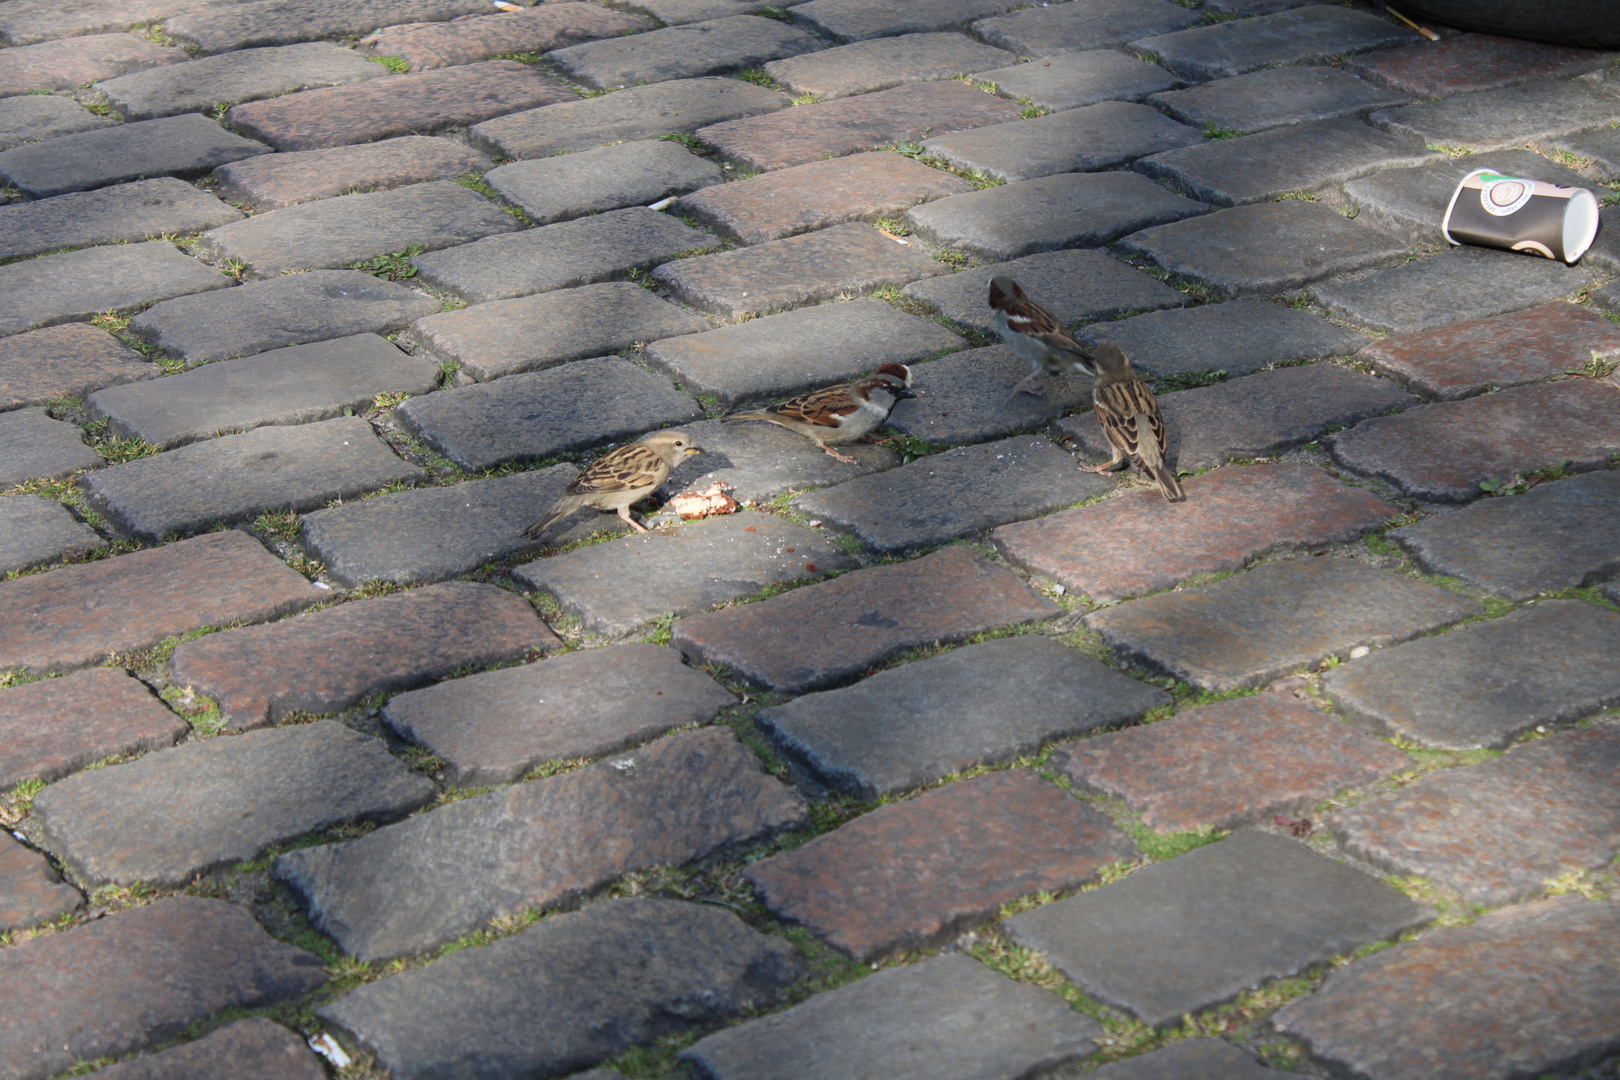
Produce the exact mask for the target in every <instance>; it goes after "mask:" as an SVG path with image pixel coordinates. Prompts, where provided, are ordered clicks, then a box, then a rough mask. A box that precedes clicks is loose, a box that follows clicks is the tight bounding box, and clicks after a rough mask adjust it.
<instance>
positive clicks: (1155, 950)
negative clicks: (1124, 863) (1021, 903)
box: [1005, 830, 1435, 1027]
mask: <svg viewBox="0 0 1620 1080" xmlns="http://www.w3.org/2000/svg"><path fill="white" fill-rule="evenodd" d="M1434 916H1435V913H1434V910H1433V909H1431V908H1427V907H1424V906H1423V905H1421V904H1418V903H1415V902H1414V901H1412V900H1408V899H1407V898H1406V897H1405V896H1403V895H1401V894H1400V893H1398V892H1396V891H1395V890H1394V889H1391V888H1389V887H1388V886H1386V885H1382V884H1380V883H1379V882H1377V881H1376V880H1374V879H1373V878H1371V877H1368V876H1367V875H1365V874H1363V873H1361V872H1360V871H1358V870H1354V869H1352V868H1350V867H1348V866H1346V865H1344V864H1343V863H1339V862H1335V861H1333V860H1332V859H1328V858H1325V857H1323V856H1321V855H1318V854H1316V853H1315V852H1314V851H1312V850H1310V849H1309V848H1308V847H1306V846H1305V845H1303V844H1299V843H1295V842H1294V841H1292V840H1289V839H1287V838H1285V837H1280V836H1273V835H1270V834H1268V833H1261V832H1253V831H1250V830H1244V831H1241V832H1238V833H1236V834H1235V835H1233V836H1231V837H1229V838H1227V839H1226V840H1223V841H1221V842H1220V843H1218V844H1211V845H1209V846H1207V847H1203V848H1199V849H1198V850H1196V851H1190V852H1188V853H1187V854H1185V855H1182V856H1180V857H1178V858H1175V859H1172V860H1170V861H1169V862H1165V863H1159V864H1157V865H1154V866H1149V867H1145V868H1143V869H1142V870H1139V871H1137V872H1136V873H1134V874H1132V875H1131V876H1130V877H1128V878H1126V879H1125V880H1124V881H1119V882H1115V883H1114V884H1112V885H1104V886H1103V887H1102V888H1100V889H1097V890H1096V891H1094V892H1089V893H1082V894H1081V895H1079V896H1074V897H1070V898H1069V899H1067V900H1061V901H1059V902H1058V903H1055V904H1048V905H1046V906H1045V907H1041V908H1037V909H1035V910H1034V911H1027V912H1024V913H1023V914H1021V915H1015V916H1013V917H1012V918H1011V919H1008V920H1007V922H1006V924H1005V925H1006V927H1007V929H1008V930H1009V931H1010V932H1011V934H1012V936H1013V939H1014V940H1015V941H1017V942H1018V943H1019V944H1020V945H1023V946H1024V947H1026V948H1030V949H1034V950H1036V951H1037V952H1040V953H1044V954H1045V955H1046V956H1047V958H1048V959H1050V960H1051V962H1052V963H1053V965H1054V966H1055V967H1056V968H1057V969H1058V970H1059V971H1061V972H1063V974H1065V975H1067V976H1068V977H1069V978H1070V979H1072V980H1074V981H1075V982H1076V983H1078V984H1079V985H1080V986H1081V987H1082V988H1084V989H1085V990H1086V991H1087V992H1088V993H1091V994H1093V995H1095V996H1096V997H1098V998H1100V999H1102V1000H1103V1001H1105V1002H1107V1003H1108V1004H1110V1005H1114V1006H1116V1007H1118V1008H1123V1009H1126V1010H1128V1011H1130V1012H1131V1013H1133V1014H1135V1015H1136V1016H1137V1017H1139V1018H1141V1019H1142V1020H1143V1021H1144V1022H1146V1023H1148V1024H1151V1025H1153V1026H1154V1027H1169V1026H1171V1025H1173V1024H1177V1023H1180V1021H1181V1018H1182V1016H1183V1015H1184V1014H1186V1013H1194V1012H1199V1011H1201V1010H1203V1009H1206V1008H1208V1007H1210V1006H1211V1005H1217V1004H1220V1003H1221V1002H1224V1001H1229V1000H1231V999H1232V998H1234V997H1236V996H1237V995H1238V994H1240V993H1241V992H1243V991H1244V990H1247V989H1249V988H1250V987H1253V986H1256V985H1259V984H1261V983H1264V982H1269V981H1270V980H1272V979H1278V978H1284V977H1287V976H1289V975H1293V974H1296V973H1298V972H1301V971H1303V970H1305V969H1306V968H1307V967H1309V966H1311V965H1314V964H1322V963H1325V962H1326V961H1328V960H1329V959H1330V958H1331V957H1334V956H1337V955H1340V954H1343V953H1348V952H1351V951H1353V950H1354V949H1355V948H1357V947H1358V946H1361V945H1367V944H1371V943H1373V942H1377V941H1390V940H1393V939H1394V938H1395V937H1396V936H1398V935H1399V934H1400V933H1402V932H1403V931H1406V930H1410V929H1414V928H1416V927H1419V926H1422V925H1424V924H1425V923H1427V922H1429V921H1430V920H1431V919H1433V918H1434Z"/></svg>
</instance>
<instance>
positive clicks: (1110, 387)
mask: <svg viewBox="0 0 1620 1080" xmlns="http://www.w3.org/2000/svg"><path fill="white" fill-rule="evenodd" d="M1092 395H1093V396H1092V400H1093V402H1094V403H1095V405H1096V407H1097V420H1098V422H1099V423H1101V424H1102V428H1103V431H1104V432H1105V433H1106V434H1107V436H1108V441H1109V442H1111V443H1113V444H1114V445H1115V446H1117V447H1118V448H1119V449H1121V450H1123V451H1124V452H1125V453H1127V454H1129V455H1130V456H1131V457H1140V456H1141V452H1142V448H1141V446H1140V445H1138V443H1137V431H1138V429H1137V423H1136V418H1137V417H1138V416H1146V417H1147V418H1148V427H1149V428H1150V429H1151V430H1152V432H1153V438H1154V441H1155V442H1157V443H1158V451H1159V457H1160V458H1161V459H1162V458H1163V457H1164V449H1165V442H1164V417H1163V416H1161V415H1160V414H1159V401H1158V399H1157V398H1155V397H1154V396H1153V391H1152V390H1149V389H1148V386H1147V383H1145V382H1143V381H1142V380H1141V379H1136V378H1131V379H1122V380H1120V381H1119V382H1108V383H1098V384H1097V387H1096V389H1095V390H1094V391H1093V392H1092Z"/></svg>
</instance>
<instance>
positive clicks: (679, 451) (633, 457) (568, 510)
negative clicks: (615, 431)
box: [523, 431, 703, 540]
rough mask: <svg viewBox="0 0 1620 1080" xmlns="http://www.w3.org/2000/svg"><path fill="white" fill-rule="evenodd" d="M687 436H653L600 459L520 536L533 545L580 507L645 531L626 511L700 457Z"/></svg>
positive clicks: (659, 433)
mask: <svg viewBox="0 0 1620 1080" xmlns="http://www.w3.org/2000/svg"><path fill="white" fill-rule="evenodd" d="M701 453H703V447H701V446H693V445H692V439H691V437H690V436H689V435H686V434H685V433H684V432H680V431H655V432H653V433H652V434H650V435H644V436H642V437H641V438H640V439H638V440H637V441H635V442H633V443H630V444H628V445H626V446H621V447H619V448H618V449H617V450H614V451H612V452H610V453H607V454H604V455H602V456H601V457H600V458H598V459H597V460H596V461H595V462H594V463H592V464H591V465H589V466H588V467H586V468H585V470H584V471H582V472H581V473H580V474H579V475H578V476H576V477H574V479H573V480H572V481H571V482H570V483H569V485H568V487H567V489H566V491H565V492H564V493H563V497H562V498H560V499H558V500H557V501H556V503H555V504H554V505H553V506H552V507H551V510H550V511H548V512H547V513H546V516H545V517H543V518H541V519H539V520H538V521H536V522H535V523H534V524H533V525H530V526H529V527H528V528H527V529H524V530H523V535H524V536H527V537H528V538H529V539H530V540H538V539H540V537H541V536H542V535H544V534H545V532H546V530H547V529H549V528H551V526H553V525H555V524H556V523H557V522H558V521H559V520H561V519H562V518H565V517H567V516H568V515H569V514H572V513H573V512H574V511H575V510H578V509H579V508H580V507H582V506H594V507H595V508H596V509H598V510H607V511H612V512H614V513H616V514H618V515H619V516H620V517H621V518H623V519H624V520H625V521H626V522H627V523H628V524H629V525H630V527H631V528H633V529H635V530H636V531H637V532H646V531H647V529H646V527H645V526H643V525H642V524H641V523H640V522H638V521H636V519H635V518H633V517H631V516H630V507H631V506H632V505H634V504H635V503H637V502H639V501H641V500H642V499H644V498H646V497H647V496H648V495H651V494H652V493H653V492H654V491H656V490H657V489H658V485H660V484H662V483H663V482H664V481H665V480H668V479H669V474H670V471H671V470H672V469H674V468H675V465H676V464H677V463H678V462H679V461H681V459H683V458H685V457H686V456H687V455H689V454H701Z"/></svg>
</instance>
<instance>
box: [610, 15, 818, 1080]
mask: <svg viewBox="0 0 1620 1080" xmlns="http://www.w3.org/2000/svg"><path fill="white" fill-rule="evenodd" d="M803 2H804V0H786V2H785V3H783V4H781V5H780V8H779V9H786V8H790V7H792V6H793V5H794V4H797V3H803ZM612 6H613V7H615V8H619V9H622V10H624V11H633V12H636V13H637V14H641V15H646V16H648V17H650V18H654V19H657V20H658V21H659V22H661V23H663V24H664V25H665V26H679V25H681V24H682V23H690V22H703V21H704V20H705V19H720V18H724V17H725V16H727V15H757V14H759V13H760V12H761V11H763V10H764V9H765V8H767V7H773V6H776V5H772V4H768V3H766V2H765V0H613V4H612ZM593 1080H594V1078H593Z"/></svg>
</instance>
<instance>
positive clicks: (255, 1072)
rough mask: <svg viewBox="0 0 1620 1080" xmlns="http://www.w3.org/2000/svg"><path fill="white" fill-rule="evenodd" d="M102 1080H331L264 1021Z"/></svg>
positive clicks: (309, 1054) (253, 1019)
mask: <svg viewBox="0 0 1620 1080" xmlns="http://www.w3.org/2000/svg"><path fill="white" fill-rule="evenodd" d="M97 1075H99V1076H100V1077H101V1080H218V1078H219V1077H225V1076H228V1077H230V1078H231V1080H326V1069H325V1068H324V1067H323V1066H322V1065H321V1059H320V1058H318V1057H316V1056H315V1052H314V1051H313V1050H311V1049H310V1048H309V1047H308V1046H306V1045H305V1044H304V1040H303V1039H301V1038H300V1037H299V1036H298V1035H296V1034H294V1033H293V1032H291V1031H288V1030H287V1029H286V1028H284V1027H282V1026H281V1025H280V1024H273V1023H271V1022H270V1021H269V1020H266V1019H265V1018H264V1017H262V1016H250V1017H248V1018H247V1019H246V1020H238V1021H237V1022H236V1023H234V1024H229V1025H227V1026H225V1027H222V1028H220V1029H219V1030H218V1031H216V1032H214V1033H213V1034H211V1035H209V1036H207V1037H206V1038H202V1039H198V1040H197V1041H196V1042H192V1043H186V1044H184V1045H182V1046H176V1047H174V1048H172V1049H169V1050H165V1051H163V1052H162V1053H161V1054H152V1055H151V1056H149V1057H139V1058H136V1059H135V1060H134V1061H125V1062H120V1063H119V1064H117V1065H113V1066H110V1067H108V1068H106V1069H102V1070H100V1071H99V1073H98V1074H97Z"/></svg>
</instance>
